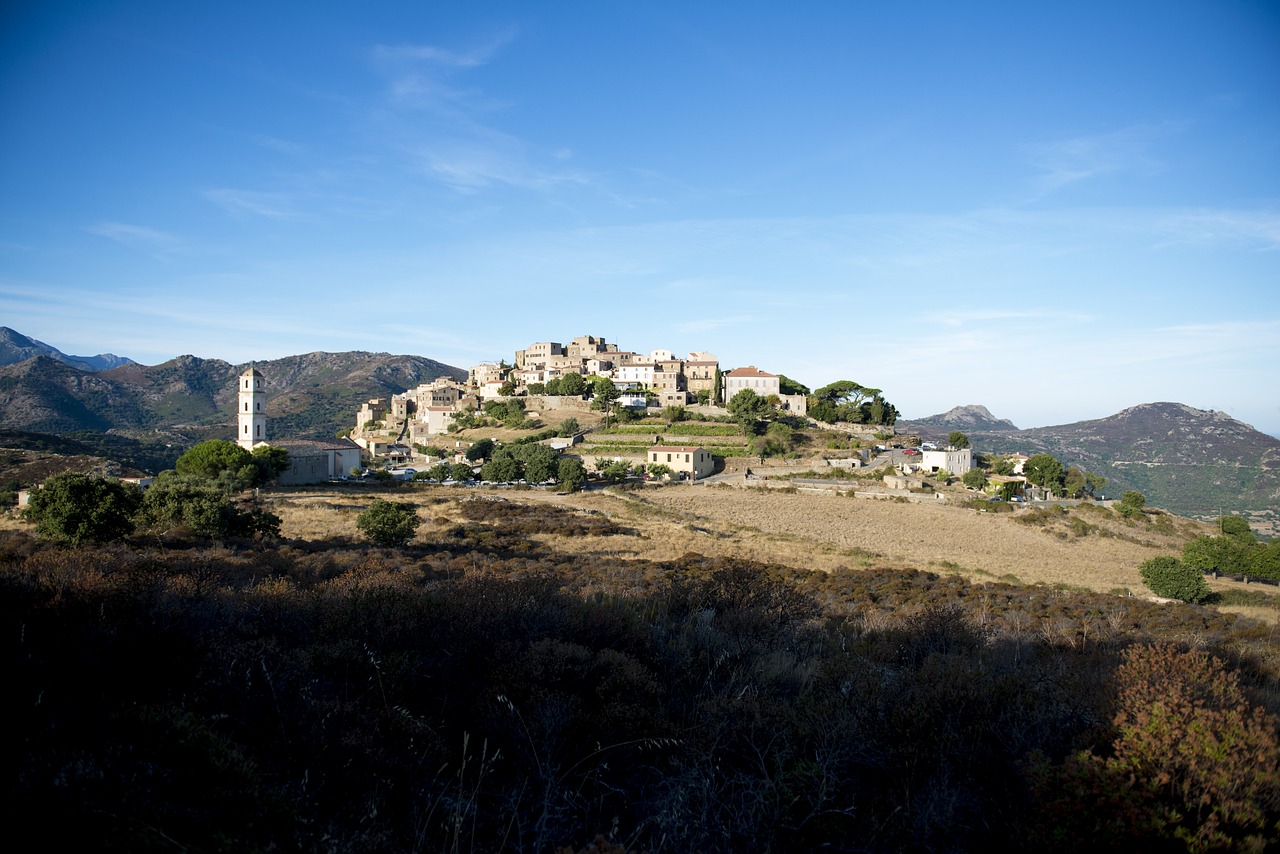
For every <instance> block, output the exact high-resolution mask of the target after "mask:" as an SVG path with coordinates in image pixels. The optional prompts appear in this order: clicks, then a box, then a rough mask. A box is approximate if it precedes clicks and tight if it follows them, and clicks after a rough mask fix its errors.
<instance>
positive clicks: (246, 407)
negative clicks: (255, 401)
mask: <svg viewBox="0 0 1280 854" xmlns="http://www.w3.org/2000/svg"><path fill="white" fill-rule="evenodd" d="M244 411H245V412H248V411H249V401H247V400H246V401H245V403H244Z"/></svg>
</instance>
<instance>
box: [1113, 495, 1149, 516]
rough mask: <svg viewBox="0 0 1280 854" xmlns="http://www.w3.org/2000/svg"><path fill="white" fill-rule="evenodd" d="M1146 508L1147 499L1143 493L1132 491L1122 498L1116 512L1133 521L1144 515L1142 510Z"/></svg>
mask: <svg viewBox="0 0 1280 854" xmlns="http://www.w3.org/2000/svg"><path fill="white" fill-rule="evenodd" d="M1145 506H1147V497H1146V496H1145V495H1143V494H1142V493H1141V492H1137V491H1135V490H1132V489H1130V490H1127V491H1125V493H1124V495H1121V496H1120V503H1119V504H1117V505H1116V512H1117V513H1119V514H1120V515H1121V516H1124V517H1125V518H1127V519H1133V518H1136V517H1138V516H1141V515H1142V508H1143V507H1145Z"/></svg>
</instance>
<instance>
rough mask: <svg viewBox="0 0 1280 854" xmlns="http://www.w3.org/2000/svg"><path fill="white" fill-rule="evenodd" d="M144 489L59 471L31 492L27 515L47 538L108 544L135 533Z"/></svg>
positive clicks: (77, 542)
mask: <svg viewBox="0 0 1280 854" xmlns="http://www.w3.org/2000/svg"><path fill="white" fill-rule="evenodd" d="M141 503H142V491H141V490H140V489H139V488H138V487H137V486H134V485H133V484H131V483H121V482H120V481H118V480H108V479H106V478H103V477H97V476H96V475H87V474H79V473H77V472H63V473H62V474H55V475H53V476H52V477H50V478H49V479H48V480H46V481H45V482H44V485H43V486H42V487H41V488H40V489H38V490H36V491H35V492H33V493H32V494H31V503H30V504H28V505H27V509H26V511H25V514H24V515H25V516H26V518H27V519H28V520H30V521H31V522H34V523H35V526H36V530H37V531H38V532H39V533H40V534H41V535H42V536H45V537H49V538H51V539H56V540H65V541H67V542H69V543H72V544H74V545H82V544H84V543H105V542H109V541H111V540H118V539H120V538H122V537H125V536H127V535H129V534H130V533H132V532H133V527H134V526H133V516H134V514H135V513H136V512H137V510H138V506H139V505H140V504H141Z"/></svg>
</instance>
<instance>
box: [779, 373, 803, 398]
mask: <svg viewBox="0 0 1280 854" xmlns="http://www.w3.org/2000/svg"><path fill="white" fill-rule="evenodd" d="M778 391H779V392H780V393H782V394H808V393H809V387H808V386H807V385H805V384H804V383H798V382H796V381H795V380H793V379H791V377H789V376H787V375H786V374H778Z"/></svg>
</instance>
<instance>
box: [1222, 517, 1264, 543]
mask: <svg viewBox="0 0 1280 854" xmlns="http://www.w3.org/2000/svg"><path fill="white" fill-rule="evenodd" d="M1218 527H1219V530H1221V531H1222V533H1223V534H1224V535H1226V536H1228V537H1236V538H1237V539H1241V540H1244V541H1245V542H1249V543H1252V542H1256V541H1257V539H1258V538H1257V537H1256V536H1254V533H1253V528H1251V527H1249V520H1248V519H1246V518H1244V517H1243V516H1223V517H1222V518H1221V519H1219V520H1218Z"/></svg>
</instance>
